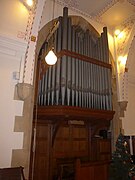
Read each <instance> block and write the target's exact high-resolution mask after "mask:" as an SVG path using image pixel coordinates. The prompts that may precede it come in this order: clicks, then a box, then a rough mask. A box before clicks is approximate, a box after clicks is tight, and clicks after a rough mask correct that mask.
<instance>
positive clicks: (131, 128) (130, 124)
mask: <svg viewBox="0 0 135 180" xmlns="http://www.w3.org/2000/svg"><path fill="white" fill-rule="evenodd" d="M128 94H129V95H128V104H127V110H126V112H125V117H124V118H123V120H122V124H123V129H124V134H125V135H135V84H131V83H129V85H128Z"/></svg>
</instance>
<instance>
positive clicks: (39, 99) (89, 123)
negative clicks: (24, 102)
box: [31, 7, 114, 180]
mask: <svg viewBox="0 0 135 180" xmlns="http://www.w3.org/2000/svg"><path fill="white" fill-rule="evenodd" d="M53 21H54V20H53ZM81 22H82V24H81ZM86 24H87V22H86V21H85V20H84V19H81V17H73V16H72V17H70V16H68V9H67V8H66V7H65V8H64V12H63V16H62V17H59V18H58V19H57V21H56V22H55V26H54V28H52V29H51V32H50V33H49V34H48V36H47V38H46V40H45V42H44V43H43V45H42V47H41V50H40V52H39V55H38V67H37V79H36V93H35V94H36V102H35V103H36V105H35V106H34V110H33V117H34V119H33V127H35V126H36V133H35V134H36V135H35V134H33V139H32V141H33V147H34V146H35V143H36V144H37V146H36V150H35V153H33V155H32V157H33V156H34V155H35V157H34V158H33V159H34V162H33V161H32V163H31V169H33V164H34V176H33V177H34V179H33V180H41V179H48V180H52V179H62V178H63V177H65V175H66V176H67V174H64V175H62V172H64V170H62V169H63V168H64V165H67V167H69V164H70V163H71V168H70V167H69V168H68V170H71V176H72V177H70V178H69V177H67V178H66V179H75V180H79V179H80V178H83V177H84V176H85V175H84V174H83V173H82V175H81V174H79V175H78V173H80V172H81V167H82V168H83V165H84V167H87V168H86V171H83V172H86V174H87V175H88V176H87V177H91V180H95V179H96V177H97V176H98V174H95V175H94V174H93V170H94V171H95V172H96V171H97V170H95V169H96V168H97V167H98V166H99V167H101V168H100V171H101V172H100V173H99V174H101V173H102V174H103V171H104V176H103V177H101V180H105V179H106V180H107V179H108V166H109V163H110V158H111V139H110V138H109V137H108V138H106V137H107V130H108V129H109V127H110V120H112V119H113V115H114V111H113V110H112V89H111V86H112V85H111V68H112V67H111V64H110V63H109V48H108V39H107V28H106V27H104V28H103V32H102V33H101V35H100V36H99V35H98V34H96V32H95V30H93V29H92V27H90V25H89V27H88V26H86ZM47 27H48V26H45V28H47ZM87 27H88V28H87ZM42 32H45V31H42ZM40 35H41V34H40ZM41 37H42V35H41V36H40V38H39V39H41ZM52 47H53V48H54V51H55V53H56V55H57V57H58V61H57V63H56V64H55V65H53V66H48V65H47V64H46V63H45V60H44V58H45V55H46V54H47V52H48V51H49V50H50V49H51V48H52ZM33 132H35V129H33ZM100 132H105V133H106V136H104V137H102V135H101V133H100ZM33 147H32V148H33ZM77 159H80V163H79V166H78V164H77V167H76V169H75V168H74V165H75V164H76V163H75V162H76V160H77ZM83 160H84V164H82V162H83ZM86 161H87V162H88V163H87V164H85V163H86ZM85 165H86V166H85ZM91 168H92V169H93V170H90V169H91ZM98 171H99V168H98ZM88 179H89V178H88ZM97 179H99V176H98V177H97Z"/></svg>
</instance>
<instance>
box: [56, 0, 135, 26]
mask: <svg viewBox="0 0 135 180" xmlns="http://www.w3.org/2000/svg"><path fill="white" fill-rule="evenodd" d="M57 1H59V2H60V3H63V4H64V5H66V6H68V7H69V8H72V9H76V10H77V11H79V12H80V13H82V14H85V15H86V16H89V17H90V18H92V19H94V20H96V21H98V22H101V23H103V24H105V25H107V26H111V27H116V26H119V25H121V24H122V23H124V22H125V21H128V20H129V19H132V18H134V19H135V0H57Z"/></svg>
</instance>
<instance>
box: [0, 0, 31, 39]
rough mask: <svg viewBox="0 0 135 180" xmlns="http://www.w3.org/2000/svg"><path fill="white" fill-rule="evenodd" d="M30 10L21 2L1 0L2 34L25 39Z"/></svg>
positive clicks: (0, 21) (0, 18) (0, 25)
mask: <svg viewBox="0 0 135 180" xmlns="http://www.w3.org/2000/svg"><path fill="white" fill-rule="evenodd" d="M28 15H29V13H28V10H27V9H26V7H25V6H24V5H23V4H22V3H21V2H20V1H19V0H0V34H3V35H4V36H8V37H16V38H22V39H23V38H24V36H25V31H26V26H27V20H28Z"/></svg>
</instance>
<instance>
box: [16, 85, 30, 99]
mask: <svg viewBox="0 0 135 180" xmlns="http://www.w3.org/2000/svg"><path fill="white" fill-rule="evenodd" d="M16 87H17V94H18V97H19V99H20V100H22V101H24V100H26V99H27V98H28V97H30V95H31V93H32V90H33V86H32V85H31V84H27V83H18V84H16Z"/></svg>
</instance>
